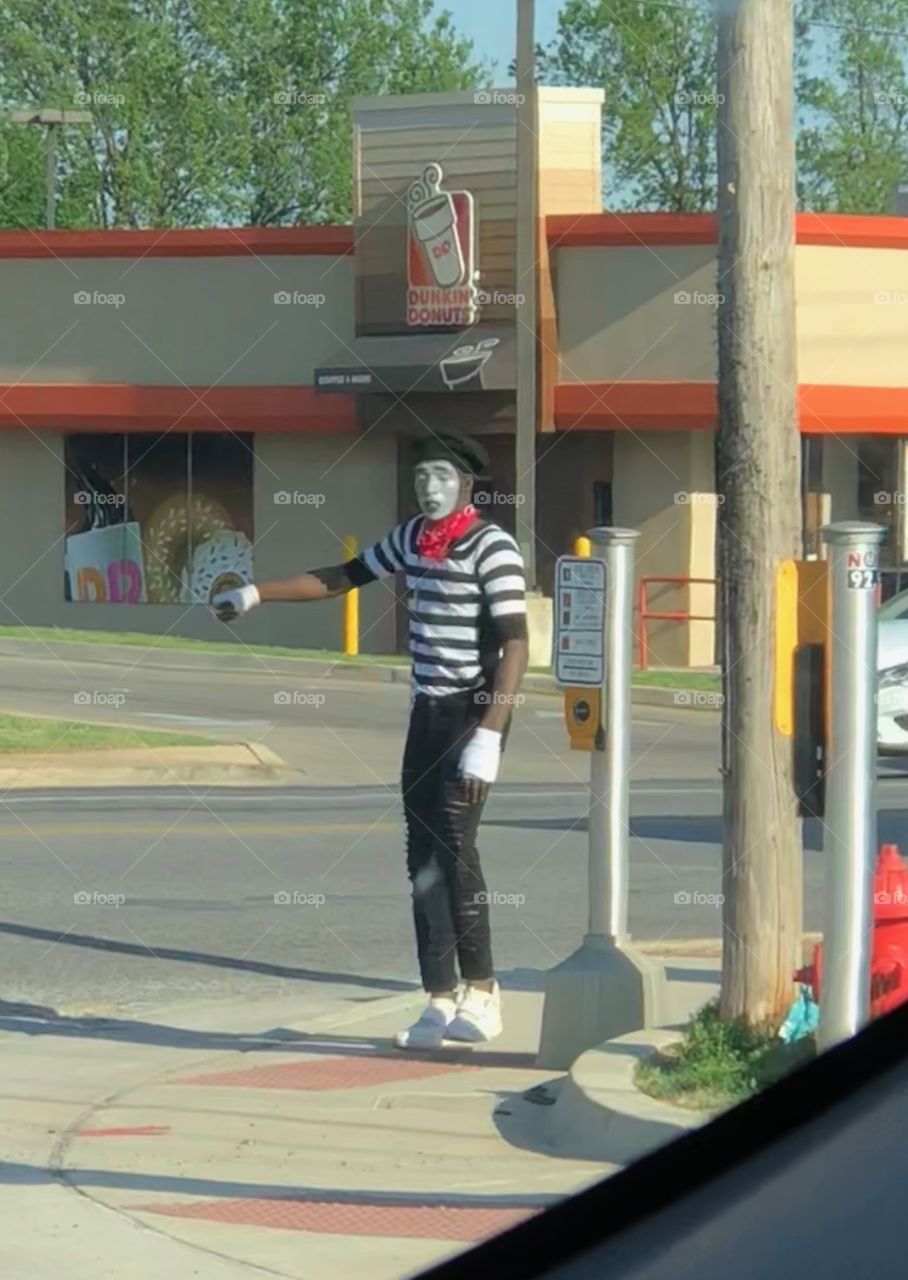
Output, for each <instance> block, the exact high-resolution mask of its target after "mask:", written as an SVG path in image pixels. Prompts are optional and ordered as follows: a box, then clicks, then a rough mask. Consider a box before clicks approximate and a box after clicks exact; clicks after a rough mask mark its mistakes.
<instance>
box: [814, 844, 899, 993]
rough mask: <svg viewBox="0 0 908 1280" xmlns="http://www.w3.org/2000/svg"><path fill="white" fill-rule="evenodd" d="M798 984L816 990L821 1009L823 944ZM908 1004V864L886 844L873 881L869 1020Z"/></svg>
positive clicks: (895, 848) (892, 845)
mask: <svg viewBox="0 0 908 1280" xmlns="http://www.w3.org/2000/svg"><path fill="white" fill-rule="evenodd" d="M794 977H795V981H796V982H803V983H806V984H807V985H808V986H810V987H812V988H813V998H814V1000H816V1002H817V1004H819V1005H820V1007H821V1009H822V998H821V990H822V984H823V944H822V943H818V944H817V946H816V947H815V948H814V952H813V963H812V964H810V965H805V966H804V968H803V969H798V970H796V972H795V975H794ZM906 1000H908V863H906V862H905V860H904V858H903V857H902V856H901V854H900V853H899V848H898V845H895V844H884V845H883V846H882V848H881V849H880V852H879V857H878V858H877V864H876V874H875V875H874V879H873V942H872V946H871V953H870V1016H871V1018H878V1017H880V1015H881V1014H884V1013H889V1012H890V1011H891V1010H892V1009H897V1008H898V1006H899V1005H901V1004H904V1003H905V1001H906Z"/></svg>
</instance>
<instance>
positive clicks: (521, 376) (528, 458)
mask: <svg viewBox="0 0 908 1280" xmlns="http://www.w3.org/2000/svg"><path fill="white" fill-rule="evenodd" d="M535 22H536V18H535V4H534V0H517V64H516V72H517V76H516V80H517V84H516V90H517V93H518V94H519V95H520V97H518V99H517V107H516V115H517V228H516V231H517V244H516V263H515V266H516V272H515V274H516V282H517V283H516V289H515V293H518V294H522V295H523V302H522V304H521V305H520V306H519V307H517V308H516V309H515V316H516V320H515V323H516V325H517V389H516V397H515V398H516V405H515V412H516V415H517V418H516V422H515V425H514V479H515V484H514V491H515V493H516V495H517V498H518V503H519V505H518V507H517V533H516V537H517V542H518V544H519V546H520V550H521V552H522V553H523V561H524V570H525V572H526V581H527V587H528V589H529V590H530V591H536V589H537V587H538V585H539V584H538V581H537V577H536V422H537V417H538V411H537V404H536V261H537V258H538V257H539V248H538V245H537V242H536V230H537V216H538V210H537V205H538V192H537V174H538V151H539V138H538V133H539V122H538V112H537V101H536V39H535Z"/></svg>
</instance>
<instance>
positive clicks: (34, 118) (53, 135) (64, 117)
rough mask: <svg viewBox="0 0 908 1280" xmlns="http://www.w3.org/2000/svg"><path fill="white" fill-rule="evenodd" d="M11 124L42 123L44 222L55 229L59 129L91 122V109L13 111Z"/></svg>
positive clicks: (53, 108)
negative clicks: (44, 172) (44, 130)
mask: <svg viewBox="0 0 908 1280" xmlns="http://www.w3.org/2000/svg"><path fill="white" fill-rule="evenodd" d="M6 119H7V122H8V123H9V124H25V125H42V126H43V127H44V128H45V129H46V133H45V135H44V150H45V164H46V173H47V195H46V210H45V218H44V224H45V226H46V227H47V228H48V229H49V230H51V231H52V230H53V229H54V227H55V226H56V223H57V143H58V130H60V129H61V128H63V127H64V125H68V124H91V121H92V114H91V112H90V111H61V110H59V109H58V108H56V107H43V108H41V109H40V110H36V111H11V112H10V113H9V114H8V115H7V117H6Z"/></svg>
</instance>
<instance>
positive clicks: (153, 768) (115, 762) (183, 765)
mask: <svg viewBox="0 0 908 1280" xmlns="http://www.w3.org/2000/svg"><path fill="white" fill-rule="evenodd" d="M0 760H2V761H3V762H2V763H0V789H2V790H5V791H23V790H35V789H42V788H47V787H78V788H85V787H128V786H140V787H155V786H157V787H173V786H183V785H188V784H196V785H200V786H201V785H205V786H227V785H234V784H235V785H242V786H275V785H278V784H285V785H286V784H287V783H288V782H293V781H299V780H300V778H301V777H303V775H302V774H301V771H300V770H298V769H291V768H290V767H289V765H287V764H286V763H285V761H284V760H283V759H282V758H281V757H280V756H279V755H277V753H276V752H274V751H272V750H271V748H270V747H266V746H264V745H263V744H261V743H247V742H240V743H235V744H228V745H224V746H214V747H136V748H129V747H127V748H120V747H116V748H107V749H101V750H97V751H84V752H80V753H78V754H77V755H75V754H73V753H72V752H70V753H68V754H63V755H51V754H44V755H29V754H27V753H21V754H19V753H17V754H15V755H8V756H5V757H0Z"/></svg>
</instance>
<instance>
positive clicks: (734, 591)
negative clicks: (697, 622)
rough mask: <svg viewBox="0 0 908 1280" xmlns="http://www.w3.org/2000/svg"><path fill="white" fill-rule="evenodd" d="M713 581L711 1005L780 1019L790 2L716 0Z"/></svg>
mask: <svg viewBox="0 0 908 1280" xmlns="http://www.w3.org/2000/svg"><path fill="white" fill-rule="evenodd" d="M717 83H718V92H719V95H720V96H721V98H722V105H721V106H720V110H719V128H718V148H717V151H718V165H719V199H718V213H719V262H718V267H719V280H718V287H719V297H720V304H719V309H718V338H719V433H718V440H717V448H716V461H717V476H716V488H717V491H718V494H719V497H720V505H719V512H720V519H719V529H718V578H719V589H720V592H721V597H722V599H721V614H722V618H723V620H724V625H723V637H724V655H723V662H722V683H723V692H724V704H723V711H722V737H723V752H722V754H723V769H724V775H725V776H724V778H723V797H724V798H723V814H724V835H723V870H722V880H723V892H724V894H725V902H724V906H723V970H722V991H721V999H720V1011H721V1014H722V1016H723V1017H724V1018H738V1017H743V1018H745V1019H746V1020H747V1021H749V1022H751V1023H754V1024H762V1023H764V1022H769V1021H776V1022H777V1021H778V1020H779V1019H780V1018H781V1015H782V1014H783V1012H784V1010H785V1009H786V1008H787V1006H788V1005H789V1003H790V1000H791V989H792V986H791V984H792V973H793V970H794V968H795V966H796V964H797V962H798V959H799V950H800V940H801V928H802V879H801V876H802V872H801V860H802V855H801V824H800V819H799V817H798V813H797V807H796V803H795V798H794V790H793V776H792V752H791V742H790V739H788V738H784V737H782V736H781V735H780V734H778V733H777V731H776V728H775V724H774V721H773V675H772V673H773V664H774V634H773V629H774V624H775V617H774V613H775V608H774V596H775V579H776V572H777V569H778V566H779V563H780V562H781V561H782V560H783V559H786V558H789V557H791V558H795V557H797V556H799V554H800V511H801V492H800V441H799V432H798V417H797V386H798V377H797V359H796V341H795V292H794V214H795V162H794V119H793V116H794V93H793V16H792V0H719V31H718V81H717Z"/></svg>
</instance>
